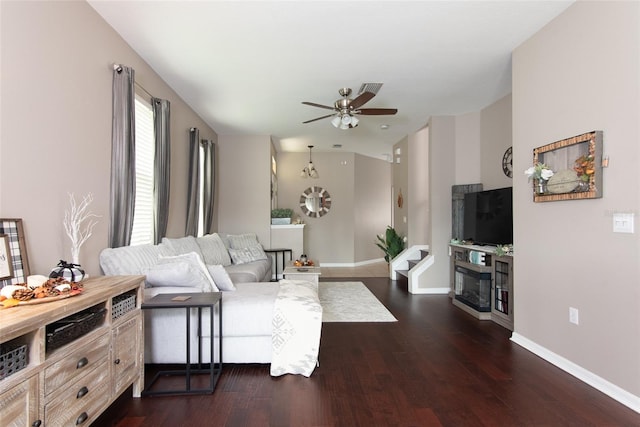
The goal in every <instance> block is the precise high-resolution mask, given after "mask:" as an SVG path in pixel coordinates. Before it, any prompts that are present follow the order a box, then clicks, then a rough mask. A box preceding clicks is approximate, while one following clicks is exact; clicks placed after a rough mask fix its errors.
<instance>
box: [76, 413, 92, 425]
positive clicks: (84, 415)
mask: <svg viewBox="0 0 640 427" xmlns="http://www.w3.org/2000/svg"><path fill="white" fill-rule="evenodd" d="M87 418H89V415H87V413H86V412H83V413H81V414H80V416H79V417H78V418H77V419H76V425H77V426H78V425H80V424H82V423H83V422H85V421H87Z"/></svg>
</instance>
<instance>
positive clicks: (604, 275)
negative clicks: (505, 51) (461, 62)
mask: <svg viewBox="0 0 640 427" xmlns="http://www.w3.org/2000/svg"><path fill="white" fill-rule="evenodd" d="M639 56H640V3H638V2H586V1H585V2H583V1H579V2H576V3H575V4H574V5H572V6H571V7H570V8H568V9H567V10H566V11H565V12H564V13H563V14H562V15H560V16H559V17H558V18H556V19H555V20H554V21H552V22H551V23H550V24H548V25H547V26H546V27H544V28H543V29H542V30H540V31H539V32H538V33H537V34H535V35H534V36H533V37H531V39H529V40H528V41H526V42H525V43H523V44H522V45H521V46H520V47H518V48H517V49H516V50H515V51H514V54H513V139H514V156H515V158H514V164H515V173H514V176H515V179H514V213H515V219H514V238H515V248H516V249H515V253H516V258H515V267H514V269H515V302H514V305H515V307H516V308H515V332H516V333H517V334H519V335H520V336H522V337H524V338H526V339H528V340H530V341H532V342H533V343H535V344H537V345H539V346H541V348H542V349H546V350H547V351H550V352H552V353H553V354H555V355H557V357H559V358H564V359H567V360H568V361H570V362H573V363H575V364H576V365H578V367H581V368H584V369H586V370H588V371H589V372H591V373H593V374H596V375H598V376H599V377H601V378H603V379H604V380H606V381H608V382H609V383H610V384H613V387H611V389H612V390H614V391H616V390H615V387H616V386H617V387H620V388H621V389H622V390H624V391H626V392H628V393H632V394H633V395H635V396H633V397H632V396H628V395H627V396H624V397H627V398H629V400H630V401H631V399H635V405H636V408H638V409H640V363H639V361H640V339H638V338H639V337H640V288H639V287H638V278H639V277H640V237H639V236H640V235H639V233H638V231H637V225H636V233H635V234H618V233H615V234H614V233H613V232H612V213H613V212H615V211H621V212H631V213H635V214H636V218H637V217H638V212H640V190H639V188H640V175H639V174H638V173H637V170H638V164H640V143H639V141H640V129H639V126H638V123H639V122H638V118H639V117H640V92H639V89H638V87H639V76H640V67H639V62H640V57H639ZM592 130H602V131H603V132H604V152H605V154H606V155H608V156H609V157H610V159H611V161H610V166H609V168H607V169H604V171H603V178H604V181H603V194H604V196H603V197H602V198H601V199H593V200H575V201H561V202H549V203H533V201H532V189H531V185H530V184H529V183H527V180H526V178H525V177H524V175H523V174H522V173H523V171H524V170H525V169H526V168H527V167H528V166H530V165H531V162H532V150H533V149H534V148H535V147H539V146H541V145H544V144H548V143H551V142H554V141H557V140H560V139H563V138H567V137H571V136H574V135H578V134H581V133H584V132H588V131H592ZM569 307H575V308H577V309H578V310H579V314H580V316H579V318H580V325H579V326H576V325H573V324H571V323H569V314H568V313H569ZM605 386H607V387H608V386H609V385H606V384H605ZM617 391H618V392H620V390H617ZM619 394H624V393H622V392H621V393H619Z"/></svg>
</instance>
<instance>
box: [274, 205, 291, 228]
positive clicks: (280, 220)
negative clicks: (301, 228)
mask: <svg viewBox="0 0 640 427" xmlns="http://www.w3.org/2000/svg"><path fill="white" fill-rule="evenodd" d="M292 216H293V209H289V208H276V209H271V224H274V225H284V224H291V217H292Z"/></svg>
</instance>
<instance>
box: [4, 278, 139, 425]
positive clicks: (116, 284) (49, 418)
mask: <svg viewBox="0 0 640 427" xmlns="http://www.w3.org/2000/svg"><path fill="white" fill-rule="evenodd" d="M83 285H84V289H83V292H82V293H81V294H80V295H77V296H74V297H70V298H66V299H62V300H59V301H52V302H48V303H44V304H35V305H26V306H18V307H12V308H5V309H2V310H0V343H2V345H3V347H4V348H7V347H8V348H11V347H15V346H16V345H18V346H24V345H26V348H27V350H26V351H27V363H26V366H25V367H24V368H22V369H20V370H17V371H15V372H14V373H12V374H10V375H8V376H6V377H5V378H4V379H1V380H0V426H2V427H4V426H20V427H27V426H33V427H37V426H41V425H44V426H47V427H52V426H63V425H64V426H68V425H84V426H87V425H89V424H91V422H92V421H94V420H95V419H96V418H97V417H98V416H99V415H100V414H101V413H102V411H104V410H105V409H106V408H107V407H108V406H109V405H110V404H111V403H112V402H113V401H114V400H115V399H116V398H117V397H118V396H119V395H120V394H121V393H122V392H123V391H124V390H126V389H127V388H128V387H129V386H130V385H133V395H134V397H139V396H140V393H141V391H142V388H143V386H144V360H143V357H144V355H143V351H144V346H143V345H142V340H143V337H144V334H143V330H142V328H143V324H142V314H141V310H140V304H141V302H142V288H143V286H144V276H104V277H96V278H91V279H88V280H86V281H84V282H83ZM96 312H99V313H100V317H98V319H99V320H97V321H95V324H94V325H93V326H92V327H91V328H90V329H88V330H87V331H83V332H84V335H82V336H80V337H78V338H75V339H72V340H71V341H69V342H65V341H64V340H63V341H62V344H60V341H59V342H58V343H56V345H54V344H52V343H51V342H50V341H51V338H49V339H48V338H47V332H52V330H53V325H54V324H55V325H59V324H60V323H59V322H60V321H61V320H62V321H64V320H65V319H66V320H68V319H71V318H73V319H78V318H82V317H84V313H96ZM53 347H55V348H53Z"/></svg>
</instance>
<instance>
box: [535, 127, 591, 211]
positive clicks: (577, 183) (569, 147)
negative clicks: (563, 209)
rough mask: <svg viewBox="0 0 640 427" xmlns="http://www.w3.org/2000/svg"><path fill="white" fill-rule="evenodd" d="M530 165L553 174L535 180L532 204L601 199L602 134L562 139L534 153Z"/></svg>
mask: <svg viewBox="0 0 640 427" xmlns="http://www.w3.org/2000/svg"><path fill="white" fill-rule="evenodd" d="M533 165H534V167H535V166H538V167H539V166H541V165H544V167H545V168H546V169H549V170H551V171H552V172H553V175H552V176H551V177H550V178H549V179H548V180H542V179H536V180H534V187H533V200H534V202H554V201H559V200H579V199H597V198H600V197H602V131H592V132H587V133H583V134H581V135H576V136H573V137H571V138H566V139H562V140H560V141H556V142H553V143H551V144H547V145H543V146H542V147H538V148H534V150H533Z"/></svg>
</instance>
